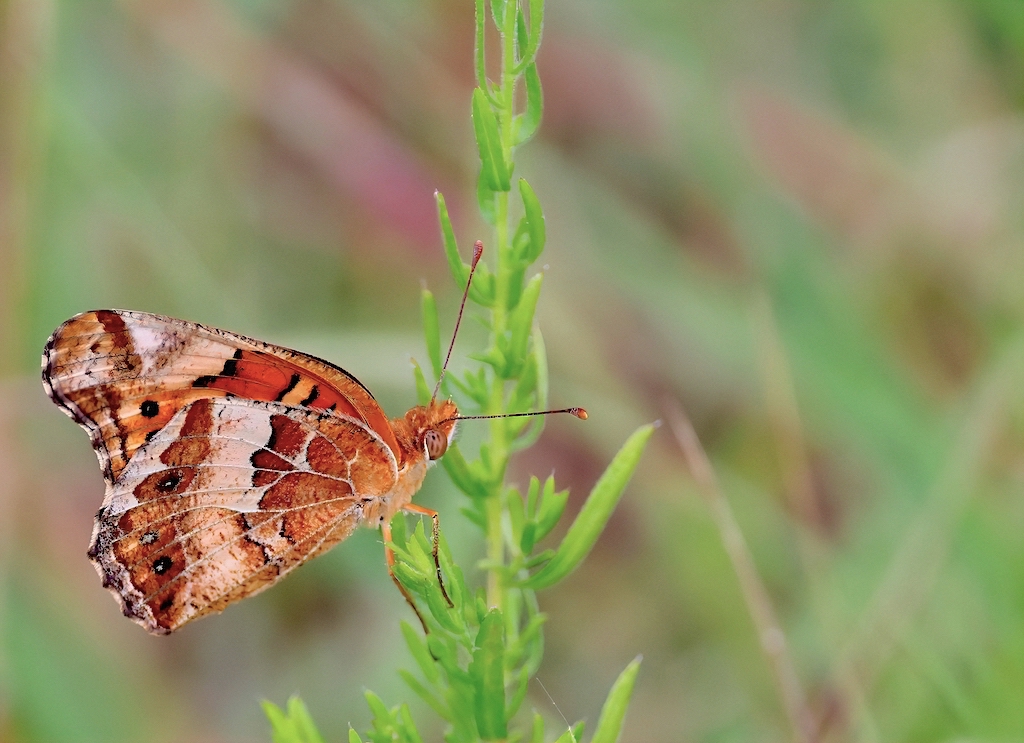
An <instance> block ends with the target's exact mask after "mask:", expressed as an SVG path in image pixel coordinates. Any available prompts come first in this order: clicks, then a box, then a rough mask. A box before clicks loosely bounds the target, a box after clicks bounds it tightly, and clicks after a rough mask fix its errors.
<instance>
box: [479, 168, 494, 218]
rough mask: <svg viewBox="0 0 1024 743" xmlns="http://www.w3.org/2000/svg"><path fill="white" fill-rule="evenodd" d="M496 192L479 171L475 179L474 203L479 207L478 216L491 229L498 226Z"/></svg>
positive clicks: (484, 175)
mask: <svg viewBox="0 0 1024 743" xmlns="http://www.w3.org/2000/svg"><path fill="white" fill-rule="evenodd" d="M496 195H497V192H496V191H495V190H494V189H493V188H491V187H490V185H489V184H488V182H487V177H486V174H485V173H484V172H483V171H482V170H481V171H480V175H479V177H478V178H477V179H476V203H477V206H479V207H480V215H481V216H482V217H483V218H484V221H485V222H487V224H489V225H490V226H491V227H496V226H497V224H498V204H497V201H496V199H495V197H496Z"/></svg>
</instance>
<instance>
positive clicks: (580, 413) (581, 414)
mask: <svg viewBox="0 0 1024 743" xmlns="http://www.w3.org/2000/svg"><path fill="white" fill-rule="evenodd" d="M555 413H568V414H569V415H575V416H576V417H577V418H579V419H580V420H581V421H585V420H586V419H587V418H589V417H590V416H588V415H587V411H586V410H584V409H583V408H560V409H559V410H535V411H533V412H530V413H499V414H497V415H453V416H452V417H451V418H446V419H445V420H443V421H441V422H442V423H447V422H448V421H479V420H487V419H489V418H526V417H528V416H532V415H554V414H555Z"/></svg>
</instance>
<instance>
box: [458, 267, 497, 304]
mask: <svg viewBox="0 0 1024 743" xmlns="http://www.w3.org/2000/svg"><path fill="white" fill-rule="evenodd" d="M497 285H498V284H497V278H496V277H495V275H494V274H493V273H491V269H489V268H488V267H487V264H486V263H480V264H479V265H477V267H476V273H475V274H473V285H472V286H471V287H469V298H470V299H472V300H473V301H474V302H476V303H477V304H478V305H480V306H481V307H493V306H494V295H495V287H497ZM461 288H462V289H465V288H466V285H465V283H463V284H462V287H461Z"/></svg>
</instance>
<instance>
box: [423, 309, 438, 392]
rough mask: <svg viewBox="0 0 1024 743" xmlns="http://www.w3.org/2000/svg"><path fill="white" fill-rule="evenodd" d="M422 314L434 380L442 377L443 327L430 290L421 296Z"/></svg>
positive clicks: (424, 334)
mask: <svg viewBox="0 0 1024 743" xmlns="http://www.w3.org/2000/svg"><path fill="white" fill-rule="evenodd" d="M420 312H421V313H422V315H423V337H424V339H425V340H426V342H427V355H428V356H429V357H430V366H431V368H432V369H433V370H434V379H437V378H438V377H440V376H441V325H440V321H439V320H438V318H437V302H436V301H435V300H434V294H433V293H432V292H431V291H430V290H429V289H423V291H422V293H421V295H420Z"/></svg>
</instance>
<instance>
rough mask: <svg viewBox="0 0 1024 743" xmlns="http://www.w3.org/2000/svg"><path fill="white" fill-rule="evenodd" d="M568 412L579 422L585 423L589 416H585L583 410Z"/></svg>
mask: <svg viewBox="0 0 1024 743" xmlns="http://www.w3.org/2000/svg"><path fill="white" fill-rule="evenodd" d="M569 412H570V413H572V414H573V415H575V416H576V417H577V418H579V419H580V420H581V421H585V420H586V419H587V418H589V417H590V416H589V415H587V411H586V410H584V409H583V408H569Z"/></svg>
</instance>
